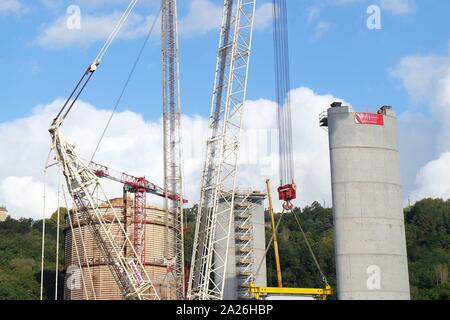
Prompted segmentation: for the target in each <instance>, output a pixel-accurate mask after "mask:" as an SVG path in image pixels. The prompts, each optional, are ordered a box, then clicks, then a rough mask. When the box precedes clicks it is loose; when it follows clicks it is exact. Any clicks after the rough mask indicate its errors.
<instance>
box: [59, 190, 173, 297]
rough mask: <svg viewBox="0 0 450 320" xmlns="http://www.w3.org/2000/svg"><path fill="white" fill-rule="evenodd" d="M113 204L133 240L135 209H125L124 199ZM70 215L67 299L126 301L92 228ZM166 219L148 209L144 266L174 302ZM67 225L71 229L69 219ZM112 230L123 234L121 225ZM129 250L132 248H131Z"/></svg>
mask: <svg viewBox="0 0 450 320" xmlns="http://www.w3.org/2000/svg"><path fill="white" fill-rule="evenodd" d="M129 202H131V201H129ZM111 203H112V205H113V207H114V209H116V210H117V213H119V216H120V217H121V222H122V223H123V224H124V225H125V227H126V229H127V231H128V234H129V235H130V237H132V235H133V232H132V228H133V223H132V216H133V208H132V207H131V206H127V207H126V208H125V204H124V201H123V199H122V198H118V199H112V200H111ZM100 210H104V211H105V212H106V211H107V210H108V206H106V205H105V206H104V207H103V206H102V207H101V208H100ZM70 214H71V219H72V222H73V233H72V229H71V228H70V227H67V228H66V230H65V231H64V233H65V269H66V277H65V285H64V299H65V300H93V299H94V297H95V298H96V299H97V300H121V299H123V296H122V294H121V292H120V289H119V286H118V285H117V283H116V281H115V280H114V277H113V275H112V273H111V271H110V268H109V266H108V264H109V263H110V262H109V261H107V259H106V258H105V257H103V255H102V253H101V252H100V250H99V248H98V246H97V244H96V242H95V240H94V239H93V238H92V235H91V232H90V230H89V229H88V226H86V225H84V224H83V223H82V222H80V224H79V225H78V220H77V216H76V215H75V214H74V212H73V211H71V212H70ZM164 216H165V212H164V210H162V209H158V208H155V207H151V206H148V207H147V219H146V248H145V256H146V261H145V263H144V265H145V270H146V271H147V274H148V275H149V277H150V279H151V280H152V282H153V285H154V286H155V288H156V290H157V291H158V293H159V295H160V297H161V298H162V299H167V300H173V299H176V288H175V286H174V284H173V283H172V281H171V274H169V273H168V272H167V270H168V265H169V263H170V262H169V261H167V260H166V259H165V258H164V230H165V222H164ZM171 222H172V221H170V219H169V225H171ZM67 225H68V226H69V222H68V220H67ZM112 230H113V232H114V231H117V234H120V232H119V226H118V225H117V226H112ZM169 234H170V235H171V236H172V235H173V229H172V228H169ZM77 249H78V250H77ZM169 249H170V248H169ZM125 250H130V249H129V248H128V247H127V248H125ZM77 251H78V254H77ZM170 251H172V252H173V250H170ZM80 265H81V268H80Z"/></svg>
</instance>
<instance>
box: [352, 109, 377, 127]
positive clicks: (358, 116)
mask: <svg viewBox="0 0 450 320" xmlns="http://www.w3.org/2000/svg"><path fill="white" fill-rule="evenodd" d="M355 123H356V124H371V125H377V126H383V125H384V116H383V115H382V114H377V113H367V112H356V113H355Z"/></svg>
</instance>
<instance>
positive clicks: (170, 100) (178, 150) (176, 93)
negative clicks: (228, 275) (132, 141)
mask: <svg viewBox="0 0 450 320" xmlns="http://www.w3.org/2000/svg"><path fill="white" fill-rule="evenodd" d="M161 10H162V12H161V37H162V50H161V51H162V67H163V79H162V80H163V96H162V98H163V130H164V189H165V190H167V191H169V192H171V193H172V194H174V195H175V194H178V195H181V197H180V198H179V199H171V198H170V197H169V196H168V195H167V196H166V198H165V205H164V207H165V210H166V215H165V217H166V218H165V219H166V229H165V250H164V251H165V253H164V254H165V256H166V257H167V258H168V259H169V260H173V261H174V262H173V266H174V267H173V270H172V271H171V273H172V275H173V277H174V280H175V286H176V295H177V299H178V300H183V299H184V298H185V271H184V235H183V232H184V228H183V223H184V217H183V216H184V215H183V201H182V195H183V162H182V145H181V144H182V140H181V128H180V126H181V125H180V121H181V103H180V76H179V74H180V72H179V56H178V51H179V49H178V48H179V46H178V23H177V1H176V0H161ZM169 215H172V216H173V219H170V220H171V221H173V226H172V227H173V236H172V237H171V236H170V235H169V232H168V217H169Z"/></svg>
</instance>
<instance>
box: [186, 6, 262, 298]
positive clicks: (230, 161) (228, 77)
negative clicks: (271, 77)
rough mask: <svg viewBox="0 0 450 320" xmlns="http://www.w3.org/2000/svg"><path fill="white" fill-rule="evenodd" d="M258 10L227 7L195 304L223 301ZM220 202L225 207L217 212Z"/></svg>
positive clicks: (196, 249) (198, 235)
mask: <svg viewBox="0 0 450 320" xmlns="http://www.w3.org/2000/svg"><path fill="white" fill-rule="evenodd" d="M255 5H256V1H255V0H252V1H250V0H225V2H224V11H223V19H222V27H221V32H220V41H219V49H218V57H217V66H216V74H215V83H214V92H213V98H212V105H211V116H210V122H209V133H208V140H207V146H206V159H205V163H204V169H203V177H202V181H201V183H202V185H201V196H200V203H199V209H198V213H197V223H196V229H195V237H194V245H193V252H192V265H191V274H190V278H189V288H188V298H189V299H191V300H221V299H223V291H224V284H225V273H226V264H227V252H228V247H229V235H230V231H231V223H232V221H233V219H232V217H233V209H234V193H235V190H236V172H237V159H238V151H239V144H240V141H239V140H240V138H239V135H240V131H241V123H242V114H243V110H244V101H245V98H246V90H247V78H248V67H249V62H250V51H251V43H252V34H253V21H254V14H255ZM219 201H223V203H225V205H224V206H220V208H219ZM218 228H219V229H220V230H221V232H217V234H221V235H225V236H221V237H217V238H216V230H219V229H218ZM218 248H222V250H218ZM223 248H225V250H223Z"/></svg>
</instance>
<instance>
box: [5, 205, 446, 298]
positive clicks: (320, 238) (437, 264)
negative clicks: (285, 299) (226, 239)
mask: <svg viewBox="0 0 450 320" xmlns="http://www.w3.org/2000/svg"><path fill="white" fill-rule="evenodd" d="M197 210H198V208H197V206H196V205H195V206H194V207H193V208H189V209H187V210H186V211H185V215H186V223H187V224H186V233H185V258H186V265H187V266H190V256H191V252H192V243H193V237H194V232H195V216H196V214H197ZM66 212H67V211H66V210H65V209H62V210H61V216H62V217H63V216H64V215H65V213H66ZM295 212H296V215H297V217H298V218H299V221H300V223H301V225H302V227H303V229H304V231H305V233H306V236H307V238H308V241H309V242H310V244H311V246H312V248H313V251H314V252H315V254H316V256H317V259H318V261H319V264H320V265H321V267H322V270H323V272H324V274H325V275H326V276H327V278H328V281H329V282H330V284H331V285H332V286H333V287H334V288H336V279H335V262H334V242H333V217H332V210H331V209H329V208H323V207H322V206H321V205H320V204H319V203H317V202H315V203H313V204H311V205H310V206H308V207H306V208H303V209H298V208H297V209H295ZM62 217H61V221H60V224H61V225H60V228H63V227H64V220H63V218H62ZM277 218H279V215H277ZM266 221H267V222H268V221H269V217H268V215H267V214H266ZM56 222H57V218H56V213H55V214H53V215H52V217H51V218H50V219H48V220H47V232H46V259H45V263H44V266H45V268H44V269H45V291H44V294H45V297H46V298H48V299H53V298H54V281H55V249H56ZM405 223H406V239H407V248H408V259H409V277H410V283H411V294H412V298H413V299H450V281H449V279H450V200H449V201H443V200H440V199H424V200H422V201H419V202H417V203H416V204H415V205H414V206H412V207H410V208H407V209H405ZM268 225H270V224H268ZM41 227H42V221H34V220H32V219H19V220H14V219H11V218H8V219H7V220H6V221H5V222H3V223H0V300H2V299H39V283H40V257H41ZM271 232H272V231H271V229H270V227H268V228H267V229H266V238H267V242H268V241H269V239H270V238H271V236H272V234H271ZM278 234H279V245H280V255H281V268H282V270H283V280H284V281H283V282H284V285H285V286H291V287H321V286H322V285H323V283H322V280H321V277H320V274H319V272H318V271H317V269H316V266H315V264H314V261H313V259H312V258H311V255H310V253H309V250H308V248H307V246H306V244H305V241H304V239H303V235H302V234H301V232H300V230H299V228H298V225H297V223H296V221H295V218H294V216H293V215H289V214H285V215H284V217H283V221H282V222H281V224H280V229H279V231H278ZM63 238H64V237H62V236H61V244H60V245H61V247H60V255H61V256H60V261H59V270H60V271H62V269H63V256H64V252H63V240H64V239H63ZM267 269H268V284H269V285H271V286H275V285H276V273H275V263H274V257H273V250H272V249H271V250H269V253H268V256H267ZM60 279H62V274H61V276H60ZM59 293H60V294H62V281H60V290H59ZM60 298H61V296H60Z"/></svg>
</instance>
